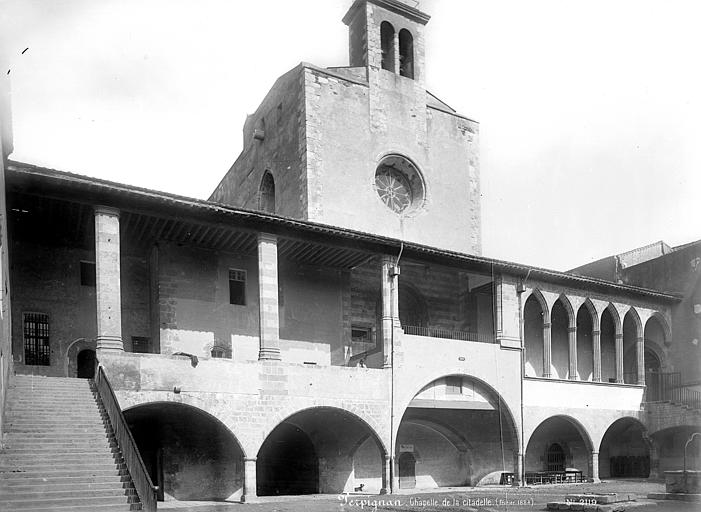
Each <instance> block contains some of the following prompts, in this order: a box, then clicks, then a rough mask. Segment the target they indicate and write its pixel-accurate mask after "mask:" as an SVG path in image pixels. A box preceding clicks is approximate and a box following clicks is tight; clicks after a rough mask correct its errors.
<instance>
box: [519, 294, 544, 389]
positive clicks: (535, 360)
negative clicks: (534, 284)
mask: <svg viewBox="0 0 701 512" xmlns="http://www.w3.org/2000/svg"><path fill="white" fill-rule="evenodd" d="M544 314H545V312H544V310H543V306H542V304H541V302H540V301H539V300H538V298H537V297H536V296H535V294H531V296H530V297H528V299H527V300H526V305H525V307H524V309H523V337H524V344H525V348H526V350H525V365H526V368H525V372H526V376H527V377H542V376H543V322H544Z"/></svg>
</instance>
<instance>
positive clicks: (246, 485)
mask: <svg viewBox="0 0 701 512" xmlns="http://www.w3.org/2000/svg"><path fill="white" fill-rule="evenodd" d="M257 460H258V459H257V458H256V457H245V458H244V459H243V494H242V495H241V503H251V502H254V501H256V498H257V497H258V494H257V492H256V461H257Z"/></svg>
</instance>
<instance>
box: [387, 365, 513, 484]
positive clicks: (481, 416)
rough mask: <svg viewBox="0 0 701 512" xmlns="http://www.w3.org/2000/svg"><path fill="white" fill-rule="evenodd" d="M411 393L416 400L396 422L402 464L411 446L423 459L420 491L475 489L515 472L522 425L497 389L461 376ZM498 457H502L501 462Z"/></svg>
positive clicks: (446, 377) (434, 381)
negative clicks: (487, 479) (404, 452)
mask: <svg viewBox="0 0 701 512" xmlns="http://www.w3.org/2000/svg"><path fill="white" fill-rule="evenodd" d="M455 379H459V380H458V381H457V382H456V380H455ZM427 380H428V379H427ZM424 382H425V381H424ZM408 391H410V392H411V395H409V396H411V399H410V400H408V401H407V402H405V403H404V404H403V405H404V407H403V408H402V409H400V411H401V412H402V414H401V416H399V415H396V416H395V417H396V418H399V421H398V422H397V421H395V425H394V428H395V432H394V436H393V439H394V440H395V441H394V455H395V462H396V460H397V459H396V457H397V456H398V454H399V453H400V452H401V450H400V448H402V447H407V446H408V447H410V448H411V451H412V452H414V451H415V452H417V453H420V454H421V461H422V464H421V471H420V472H419V471H418V470H417V474H416V487H417V488H423V489H426V488H438V487H445V486H456V485H457V486H461V485H470V486H473V485H477V484H478V483H479V482H480V481H482V480H483V479H484V478H485V477H486V476H487V475H495V476H493V479H494V480H496V483H499V482H500V480H501V479H500V477H499V475H501V474H503V473H504V472H506V473H511V472H513V471H514V468H512V465H513V464H514V462H515V460H516V457H515V456H516V454H517V453H518V448H519V444H518V442H519V432H518V429H517V428H516V425H517V423H516V422H515V420H514V416H513V415H512V413H511V410H510V408H509V407H508V405H507V404H506V402H505V400H504V399H503V398H502V397H501V395H500V394H499V393H498V392H497V391H496V390H495V389H494V388H492V387H491V386H490V385H488V384H487V383H485V382H484V381H482V380H481V379H479V378H477V377H474V376H472V375H468V374H465V373H461V372H455V373H443V374H442V375H439V376H436V377H435V378H432V379H430V380H428V383H427V384H424V385H423V386H421V387H420V388H414V389H412V390H408ZM497 453H501V454H502V457H501V458H499V457H495V454H497ZM395 470H397V468H395Z"/></svg>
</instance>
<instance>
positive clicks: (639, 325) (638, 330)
mask: <svg viewBox="0 0 701 512" xmlns="http://www.w3.org/2000/svg"><path fill="white" fill-rule="evenodd" d="M629 315H630V318H631V319H632V320H633V322H634V323H635V337H636V338H640V337H641V336H643V322H642V320H641V319H640V314H639V313H638V310H637V309H635V306H631V307H630V308H629V309H628V311H626V314H625V315H624V316H623V320H624V322H625V318H626V317H627V316H629Z"/></svg>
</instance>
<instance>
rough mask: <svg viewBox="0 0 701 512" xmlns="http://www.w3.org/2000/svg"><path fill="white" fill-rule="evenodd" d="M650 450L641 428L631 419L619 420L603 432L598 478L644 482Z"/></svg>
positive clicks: (641, 425)
mask: <svg viewBox="0 0 701 512" xmlns="http://www.w3.org/2000/svg"><path fill="white" fill-rule="evenodd" d="M649 475H650V449H649V444H648V442H647V441H646V439H645V427H644V426H643V424H642V423H640V422H639V421H638V420H637V419H635V418H621V419H619V420H616V421H614V422H613V423H612V424H611V426H609V428H608V429H607V430H606V433H605V434H604V437H603V438H602V440H601V447H600V448H599V477H600V478H616V477H623V478H630V477H637V478H647V477H648V476H649Z"/></svg>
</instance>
